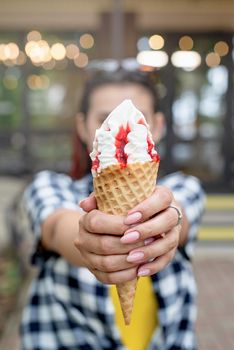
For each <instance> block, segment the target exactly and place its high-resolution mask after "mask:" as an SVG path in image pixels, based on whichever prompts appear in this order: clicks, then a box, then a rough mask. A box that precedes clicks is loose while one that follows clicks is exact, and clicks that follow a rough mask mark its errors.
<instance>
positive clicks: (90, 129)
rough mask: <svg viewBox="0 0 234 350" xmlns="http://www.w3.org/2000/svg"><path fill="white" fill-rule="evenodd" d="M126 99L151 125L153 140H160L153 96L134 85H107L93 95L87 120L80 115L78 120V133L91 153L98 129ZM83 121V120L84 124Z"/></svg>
mask: <svg viewBox="0 0 234 350" xmlns="http://www.w3.org/2000/svg"><path fill="white" fill-rule="evenodd" d="M125 99H131V100H132V102H133V103H134V105H135V106H136V107H137V108H138V109H139V110H140V111H141V112H142V113H143V115H144V116H145V118H146V120H147V122H148V124H149V125H150V129H151V132H152V135H153V138H154V139H155V140H157V139H158V138H157V132H158V131H159V130H156V129H157V124H158V120H157V119H158V118H157V116H156V115H155V112H154V108H153V99H152V95H151V94H150V93H149V92H148V91H147V89H146V88H144V87H143V86H141V85H138V84H134V83H129V84H107V85H103V86H100V87H98V88H97V89H96V90H94V92H93V93H92V95H91V98H90V107H89V110H88V114H87V116H86V118H85V120H84V118H81V115H80V116H79V115H78V118H77V120H78V125H77V129H78V133H79V135H80V137H81V138H82V140H83V141H84V142H85V143H86V145H87V147H88V150H89V151H91V150H92V145H93V139H94V135H95V131H96V129H97V128H99V127H100V125H101V124H102V122H103V121H104V120H105V119H106V117H107V116H108V114H109V113H110V112H111V111H112V110H113V109H114V108H115V107H117V106H118V105H119V104H120V103H121V102H122V101H123V100H125ZM79 117H80V118H79ZM79 119H80V121H79ZM81 119H82V120H83V121H82V122H81ZM81 123H82V124H83V125H81ZM157 141H158V140H157Z"/></svg>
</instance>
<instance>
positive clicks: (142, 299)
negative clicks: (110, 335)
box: [110, 277, 158, 350]
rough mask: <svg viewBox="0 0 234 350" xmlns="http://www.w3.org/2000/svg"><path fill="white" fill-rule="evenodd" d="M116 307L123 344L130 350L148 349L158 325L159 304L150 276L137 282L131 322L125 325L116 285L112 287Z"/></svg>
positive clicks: (111, 292)
mask: <svg viewBox="0 0 234 350" xmlns="http://www.w3.org/2000/svg"><path fill="white" fill-rule="evenodd" d="M110 295H111V298H112V301H113V304H114V307H115V315H116V324H117V327H118V328H119V331H120V335H121V339H122V342H123V344H124V345H125V346H126V348H127V349H128V350H146V349H147V347H148V345H149V342H150V339H151V337H152V335H153V333H154V331H155V329H156V327H157V325H158V312H157V310H158V305H157V300H156V297H155V294H154V291H153V287H152V282H151V278H150V277H141V278H139V280H138V282H137V290H136V296H135V300H134V307H133V312H132V317H131V324H130V325H129V326H125V323H124V318H123V315H122V311H121V306H120V303H119V300H118V294H117V290H116V287H115V286H112V287H111V288H110Z"/></svg>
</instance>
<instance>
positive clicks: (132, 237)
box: [120, 231, 140, 243]
mask: <svg viewBox="0 0 234 350" xmlns="http://www.w3.org/2000/svg"><path fill="white" fill-rule="evenodd" d="M139 237H140V233H139V232H137V231H132V232H129V233H126V234H125V235H124V236H123V237H121V238H120V241H121V242H122V243H132V242H135V241H136V240H138V238H139Z"/></svg>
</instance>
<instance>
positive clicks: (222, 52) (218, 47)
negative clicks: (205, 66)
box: [214, 41, 229, 57]
mask: <svg viewBox="0 0 234 350" xmlns="http://www.w3.org/2000/svg"><path fill="white" fill-rule="evenodd" d="M214 52H215V53H217V54H218V55H219V56H221V57H222V56H226V55H227V54H228V52H229V46H228V44H227V43H226V42H225V41H219V42H217V43H216V44H215V46H214Z"/></svg>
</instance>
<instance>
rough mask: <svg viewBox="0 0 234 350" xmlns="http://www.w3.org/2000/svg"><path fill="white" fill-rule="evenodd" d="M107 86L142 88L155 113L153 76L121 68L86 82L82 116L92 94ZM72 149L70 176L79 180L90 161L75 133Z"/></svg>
mask: <svg viewBox="0 0 234 350" xmlns="http://www.w3.org/2000/svg"><path fill="white" fill-rule="evenodd" d="M108 84H119V85H123V84H138V85H140V86H142V87H144V88H145V89H146V90H147V91H148V92H149V93H150V94H151V96H152V101H153V108H154V111H155V112H156V111H157V109H158V94H157V90H156V87H155V85H156V83H155V81H154V76H152V75H150V74H149V73H144V72H129V71H126V70H124V69H122V68H121V69H119V70H117V71H116V72H111V73H110V72H105V73H104V72H97V73H96V74H95V75H94V76H93V77H92V78H90V79H88V80H87V82H86V84H85V87H84V90H83V95H82V97H81V100H80V104H79V105H80V108H79V110H80V111H81V112H82V113H83V114H84V116H87V114H88V111H89V105H90V97H91V96H92V93H93V92H94V91H95V90H96V89H97V88H99V87H101V86H104V85H108ZM72 147H73V152H72V166H71V171H70V175H71V177H72V178H74V179H80V178H82V177H83V176H84V175H86V174H87V173H88V172H90V168H91V161H90V158H89V155H88V151H87V148H86V145H85V144H84V143H82V141H81V140H80V138H79V136H78V135H77V132H76V133H75V134H74V137H73V146H72Z"/></svg>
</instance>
